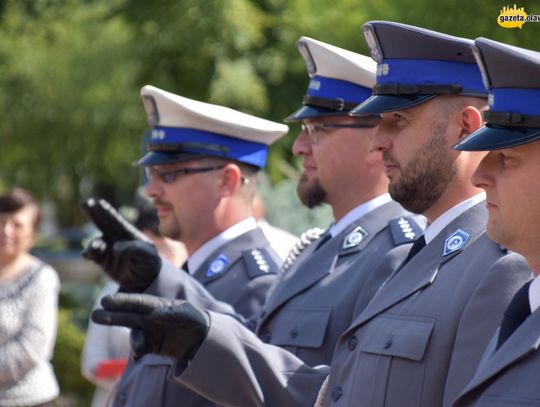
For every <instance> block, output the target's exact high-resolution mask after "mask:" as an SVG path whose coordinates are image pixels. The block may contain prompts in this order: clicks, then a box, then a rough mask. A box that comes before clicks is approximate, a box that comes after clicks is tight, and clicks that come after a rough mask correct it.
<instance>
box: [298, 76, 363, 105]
mask: <svg viewBox="0 0 540 407" xmlns="http://www.w3.org/2000/svg"><path fill="white" fill-rule="evenodd" d="M306 94H307V95H308V96H313V97H318V98H323V99H338V98H339V99H343V100H344V101H345V102H358V103H360V102H363V101H364V100H365V99H367V98H368V97H370V96H371V89H370V88H366V87H364V86H360V85H356V84H354V83H352V82H348V81H342V80H339V79H333V78H326V77H324V76H317V75H315V76H314V77H313V78H311V81H309V85H308V90H307V93H306Z"/></svg>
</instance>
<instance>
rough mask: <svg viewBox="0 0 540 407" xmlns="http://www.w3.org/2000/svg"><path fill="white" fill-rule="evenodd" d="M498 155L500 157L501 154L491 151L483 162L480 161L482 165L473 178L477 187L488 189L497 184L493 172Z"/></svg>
mask: <svg viewBox="0 0 540 407" xmlns="http://www.w3.org/2000/svg"><path fill="white" fill-rule="evenodd" d="M498 155H500V152H498V151H490V152H489V153H488V154H487V155H486V156H485V157H484V158H483V159H482V161H480V164H479V165H478V167H477V168H476V170H475V171H474V172H473V174H472V176H471V182H472V184H473V185H474V186H475V187H477V188H483V189H487V188H490V187H492V186H493V185H494V184H495V179H494V177H493V170H494V168H495V164H496V162H497V156H498Z"/></svg>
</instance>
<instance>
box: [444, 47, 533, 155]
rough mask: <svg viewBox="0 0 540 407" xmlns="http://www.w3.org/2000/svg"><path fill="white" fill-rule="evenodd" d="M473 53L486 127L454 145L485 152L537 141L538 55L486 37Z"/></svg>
mask: <svg viewBox="0 0 540 407" xmlns="http://www.w3.org/2000/svg"><path fill="white" fill-rule="evenodd" d="M474 53H475V55H476V57H477V60H478V65H479V66H480V68H481V70H482V76H483V78H484V82H485V83H486V86H487V87H489V111H488V112H485V113H484V120H485V121H486V125H485V126H484V127H482V128H480V129H478V130H477V131H475V132H474V133H472V134H471V135H470V136H468V137H467V138H465V139H464V140H463V141H461V142H460V143H458V144H457V145H456V146H454V149H456V150H465V151H485V150H497V149H499V148H507V147H514V146H518V145H521V144H526V143H530V142H532V141H535V140H539V139H540V53H539V52H535V51H531V50H527V49H523V48H518V47H514V46H512V45H506V44H502V43H500V42H497V41H493V40H489V39H487V38H478V39H476V40H475V42H474Z"/></svg>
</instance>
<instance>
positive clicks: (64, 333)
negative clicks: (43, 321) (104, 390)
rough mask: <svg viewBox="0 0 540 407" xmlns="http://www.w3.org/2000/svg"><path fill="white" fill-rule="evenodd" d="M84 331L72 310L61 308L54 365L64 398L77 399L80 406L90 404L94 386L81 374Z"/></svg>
mask: <svg viewBox="0 0 540 407" xmlns="http://www.w3.org/2000/svg"><path fill="white" fill-rule="evenodd" d="M83 345H84V331H82V330H81V329H80V328H78V327H77V325H76V324H74V323H73V321H72V318H71V311H70V310H68V309H60V311H59V318H58V333H57V337H56V347H55V352H54V358H53V367H54V371H55V374H56V378H57V379H58V383H59V384H60V390H61V394H62V399H69V400H76V403H72V404H75V405H80V406H87V405H90V400H91V398H92V394H93V392H94V386H93V385H92V384H91V383H90V382H88V381H87V380H86V379H85V378H84V377H82V375H81V369H80V358H81V352H82V349H83Z"/></svg>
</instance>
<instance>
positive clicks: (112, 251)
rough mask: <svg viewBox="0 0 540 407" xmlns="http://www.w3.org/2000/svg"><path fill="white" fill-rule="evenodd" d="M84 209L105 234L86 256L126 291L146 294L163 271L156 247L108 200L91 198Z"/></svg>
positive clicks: (94, 240)
mask: <svg viewBox="0 0 540 407" xmlns="http://www.w3.org/2000/svg"><path fill="white" fill-rule="evenodd" d="M82 208H83V209H84V211H85V212H86V213H87V214H88V216H89V217H90V219H91V220H92V222H94V224H95V225H96V227H97V228H98V229H99V230H101V232H102V235H101V236H100V237H97V238H95V239H93V240H92V241H91V242H90V243H89V244H88V246H87V247H86V248H85V249H84V250H83V252H82V255H83V256H84V257H85V258H87V259H88V260H92V261H93V262H95V263H97V264H98V265H99V266H101V268H103V270H104V271H105V273H107V275H109V277H111V278H112V279H113V280H114V281H116V282H117V283H118V284H119V285H120V287H121V288H122V289H123V290H124V291H128V292H140V291H144V290H145V289H146V288H147V287H148V286H149V285H150V284H151V283H152V281H154V279H155V278H156V276H157V275H158V274H159V270H160V269H161V258H160V257H159V254H158V252H157V250H156V248H155V246H154V244H153V243H152V242H151V241H150V239H148V238H147V237H146V235H145V234H144V233H142V232H141V231H140V230H138V229H137V228H135V227H134V226H133V225H132V224H131V223H129V222H128V221H127V220H125V219H124V218H123V217H122V215H120V214H119V213H118V212H117V211H116V210H115V209H114V208H113V207H112V206H111V205H110V204H109V203H108V202H107V201H105V200H103V199H99V200H97V199H94V198H90V199H88V200H87V201H85V202H83V203H82Z"/></svg>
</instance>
